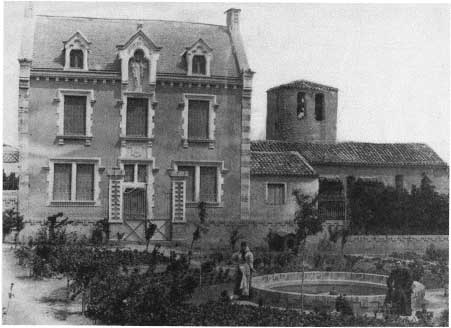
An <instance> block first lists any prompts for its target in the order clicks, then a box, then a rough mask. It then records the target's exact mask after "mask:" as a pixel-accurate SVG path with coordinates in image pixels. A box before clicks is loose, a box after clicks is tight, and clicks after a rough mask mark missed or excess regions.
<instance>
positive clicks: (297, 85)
mask: <svg viewBox="0 0 451 328" xmlns="http://www.w3.org/2000/svg"><path fill="white" fill-rule="evenodd" d="M277 89H311V90H316V91H335V92H336V91H338V89H337V88H334V87H330V86H327V85H324V84H320V83H316V82H312V81H307V80H296V81H292V82H289V83H285V84H281V85H278V86H275V87H272V88H270V89H268V90H267V91H266V92H269V91H273V90H277Z"/></svg>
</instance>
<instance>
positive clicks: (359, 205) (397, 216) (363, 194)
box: [348, 175, 449, 234]
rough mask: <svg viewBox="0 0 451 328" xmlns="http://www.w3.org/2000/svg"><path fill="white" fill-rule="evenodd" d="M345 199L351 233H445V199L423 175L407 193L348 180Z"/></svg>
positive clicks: (447, 203) (378, 185)
mask: <svg viewBox="0 0 451 328" xmlns="http://www.w3.org/2000/svg"><path fill="white" fill-rule="evenodd" d="M348 199H349V212H350V222H351V229H352V232H353V233H354V234H387V233H391V234H448V224H449V223H448V209H449V200H448V196H447V195H444V194H439V193H437V192H436V191H435V190H434V187H433V186H432V184H431V180H430V179H429V178H428V177H427V176H426V175H423V178H422V180H421V185H420V187H419V188H416V187H413V188H412V190H411V192H410V193H409V192H407V191H406V190H396V189H395V188H393V187H391V186H385V185H384V184H383V183H382V182H378V181H364V180H362V179H357V180H355V179H354V178H353V177H350V178H349V188H348Z"/></svg>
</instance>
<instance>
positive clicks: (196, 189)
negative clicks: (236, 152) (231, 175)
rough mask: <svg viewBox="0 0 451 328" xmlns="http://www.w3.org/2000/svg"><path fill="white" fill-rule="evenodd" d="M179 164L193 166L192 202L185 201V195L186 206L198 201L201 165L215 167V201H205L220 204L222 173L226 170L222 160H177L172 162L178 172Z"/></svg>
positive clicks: (222, 182) (221, 197)
mask: <svg viewBox="0 0 451 328" xmlns="http://www.w3.org/2000/svg"><path fill="white" fill-rule="evenodd" d="M179 166H194V202H193V201H187V200H186V197H185V203H186V205H187V206H190V205H191V206H194V205H197V204H198V203H199V202H200V168H201V167H216V169H217V171H216V188H217V190H216V197H217V198H216V201H215V202H205V203H206V204H209V205H216V206H221V204H222V199H223V194H222V191H223V184H224V177H223V175H224V174H225V173H227V172H228V170H226V169H224V162H210V161H177V162H175V163H174V164H173V167H174V170H175V171H176V172H178V167H179ZM187 187H188V186H187V185H186V184H185V196H186V188H187Z"/></svg>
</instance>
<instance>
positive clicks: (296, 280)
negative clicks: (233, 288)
mask: <svg viewBox="0 0 451 328" xmlns="http://www.w3.org/2000/svg"><path fill="white" fill-rule="evenodd" d="M301 280H302V273H301V272H288V273H276V274H271V275H264V276H257V277H254V278H253V279H252V293H253V297H254V298H255V299H256V300H259V299H262V300H263V302H265V303H266V304H270V305H274V306H281V307H288V308H300V304H301V299H302V298H303V301H304V306H305V308H306V309H313V308H315V307H317V306H319V307H321V308H327V309H328V310H329V311H334V310H335V301H336V298H337V297H338V296H337V295H316V294H304V295H302V294H300V293H296V292H286V291H279V290H275V289H273V287H278V286H283V285H293V284H300V283H301ZM386 281H387V276H384V275H378V274H367V273H355V272H322V271H311V272H305V274H304V283H312V282H324V283H328V284H331V283H332V284H333V283H334V282H335V283H338V282H349V283H353V284H367V285H376V286H381V287H386ZM424 294H425V287H424V286H423V285H422V284H420V283H419V282H417V281H415V282H414V285H413V293H412V296H411V297H412V308H413V309H415V308H418V307H419V306H421V304H422V303H423V300H424ZM345 299H346V300H347V301H348V302H349V304H350V305H351V306H352V309H353V313H354V314H355V315H362V314H364V313H374V312H380V311H382V309H383V307H384V301H385V295H348V296H345Z"/></svg>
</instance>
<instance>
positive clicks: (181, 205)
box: [172, 180, 185, 222]
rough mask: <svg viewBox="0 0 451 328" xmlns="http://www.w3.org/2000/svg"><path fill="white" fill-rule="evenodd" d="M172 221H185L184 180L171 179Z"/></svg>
mask: <svg viewBox="0 0 451 328" xmlns="http://www.w3.org/2000/svg"><path fill="white" fill-rule="evenodd" d="M172 221H173V222H184V221H185V181H183V180H175V181H172Z"/></svg>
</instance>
